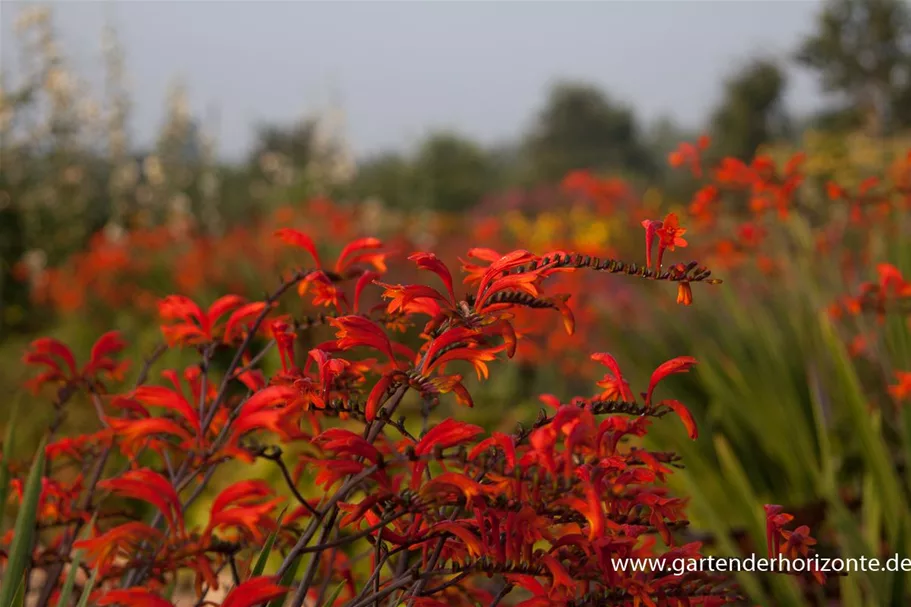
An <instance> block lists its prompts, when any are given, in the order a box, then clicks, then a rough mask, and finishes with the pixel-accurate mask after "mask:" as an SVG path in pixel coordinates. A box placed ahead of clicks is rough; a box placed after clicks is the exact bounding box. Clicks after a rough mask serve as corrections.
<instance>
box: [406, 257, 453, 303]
mask: <svg viewBox="0 0 911 607" xmlns="http://www.w3.org/2000/svg"><path fill="white" fill-rule="evenodd" d="M408 259H410V260H411V261H414V262H415V263H417V265H418V268H420V269H422V270H430V271H431V272H433V273H434V274H436V275H437V276H439V277H440V279H441V280H442V281H443V284H444V285H446V291H447V292H448V293H449V299H450V301H452V302H453V303H455V293H454V292H453V290H452V274H451V273H450V272H449V268H447V267H446V264H444V263H443V262H442V261H440V260H439V258H438V257H437V256H436V255H434V254H433V253H414V254H412V255H411V256H410V257H408Z"/></svg>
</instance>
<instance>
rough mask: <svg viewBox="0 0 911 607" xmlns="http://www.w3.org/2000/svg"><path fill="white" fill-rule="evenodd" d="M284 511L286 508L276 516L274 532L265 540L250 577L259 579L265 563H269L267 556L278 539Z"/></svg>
mask: <svg viewBox="0 0 911 607" xmlns="http://www.w3.org/2000/svg"><path fill="white" fill-rule="evenodd" d="M286 511H287V508H285V509H284V510H282V512H281V514H279V515H278V520H277V521H275V531H273V532H272V533H270V534H269V537H268V538H266V543H265V545H264V546H263V549H262V551H261V552H260V553H259V558H257V559H256V564H255V565H253V570H252V571H251V572H250V577H259V576H261V575H262V574H263V571H264V570H265V569H266V563H267V562H268V561H269V554H270V553H271V552H272V546H273V545H275V539H276V538H277V537H278V532H279V530H280V529H281V527H282V519H283V518H285V512H286Z"/></svg>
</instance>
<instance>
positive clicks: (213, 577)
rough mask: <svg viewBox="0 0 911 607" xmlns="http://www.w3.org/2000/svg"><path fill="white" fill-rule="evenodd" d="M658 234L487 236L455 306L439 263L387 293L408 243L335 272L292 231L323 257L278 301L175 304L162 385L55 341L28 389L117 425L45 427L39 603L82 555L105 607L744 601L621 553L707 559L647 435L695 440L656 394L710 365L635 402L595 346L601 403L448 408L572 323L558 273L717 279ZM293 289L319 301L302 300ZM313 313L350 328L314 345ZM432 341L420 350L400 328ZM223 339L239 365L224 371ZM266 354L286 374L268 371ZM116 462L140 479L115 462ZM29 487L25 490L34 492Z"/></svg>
mask: <svg viewBox="0 0 911 607" xmlns="http://www.w3.org/2000/svg"><path fill="white" fill-rule="evenodd" d="M644 225H645V227H646V231H647V234H648V247H647V250H648V257H649V259H648V260H647V262H646V264H645V265H644V266H637V265H636V264H628V263H624V262H621V261H618V260H613V259H599V258H594V257H590V256H587V255H581V254H575V253H567V252H563V251H554V252H551V253H548V254H545V255H536V254H533V253H531V252H529V251H525V250H515V251H511V252H508V253H505V254H501V253H499V252H495V251H493V250H491V249H484V248H476V249H471V250H469V251H468V252H467V258H466V259H467V260H466V261H464V262H463V264H462V270H463V276H464V279H463V282H464V285H465V290H466V292H465V293H464V295H461V296H460V295H457V290H458V289H457V286H456V281H455V278H454V276H453V274H452V272H451V270H450V269H449V267H448V266H447V265H446V264H445V263H444V262H443V261H442V260H441V259H440V258H438V257H437V256H436V255H434V254H432V253H429V252H417V253H414V254H411V255H410V256H408V259H407V261H406V264H413V265H414V266H415V267H416V270H417V271H418V274H419V275H420V274H423V275H425V276H427V277H428V278H430V279H431V280H430V281H428V282H415V283H408V284H401V283H395V282H391V281H387V280H386V279H385V278H384V275H385V274H386V273H387V271H388V268H387V261H388V260H389V258H390V252H389V250H388V249H387V248H386V247H385V246H384V245H383V243H382V242H380V241H379V240H377V239H375V238H361V239H357V240H355V241H353V242H351V243H350V244H349V245H348V246H346V247H344V249H343V250H342V252H341V254H340V255H339V257H338V259H337V261H336V262H335V263H334V264H333V265H332V266H331V269H330V267H329V266H326V265H324V263H323V261H322V260H321V258H320V255H319V254H318V250H317V247H316V245H315V243H314V242H313V241H312V240H311V239H310V238H309V237H308V236H307V235H306V234H304V233H302V232H299V231H297V230H293V229H290V228H285V229H282V230H279V231H278V232H277V234H276V236H277V238H278V239H279V240H280V241H281V242H284V243H285V244H286V245H288V246H290V247H291V249H292V250H297V251H300V252H302V253H304V255H305V257H303V258H302V260H304V259H306V261H308V262H310V263H312V265H310V266H309V267H307V268H304V267H300V268H297V269H294V270H293V271H291V272H290V274H286V276H285V278H284V280H282V282H281V284H280V286H279V288H278V289H277V290H276V291H274V292H273V293H272V294H270V295H269V296H268V297H266V298H265V299H264V300H262V301H253V302H250V301H247V300H246V299H244V298H242V297H240V296H236V295H228V296H225V297H222V298H220V299H218V300H216V301H215V302H214V303H213V304H212V305H210V306H209V307H208V308H207V309H205V308H203V307H202V306H200V305H199V304H198V303H196V302H194V301H193V300H191V299H190V298H188V297H185V296H178V295H173V296H169V297H166V298H164V299H162V300H161V301H160V302H159V305H158V316H159V319H160V324H161V331H162V334H163V337H164V342H165V346H164V347H162V348H160V349H159V350H157V351H156V353H155V356H160V355H161V354H162V353H163V352H164V351H166V350H167V349H168V348H172V349H184V350H194V351H195V352H196V353H197V355H198V357H199V362H198V363H196V364H193V365H191V366H189V367H186V368H183V369H165V370H163V371H161V372H160V375H161V377H162V379H163V380H165V382H164V384H163V385H156V384H150V383H148V377H149V376H150V375H151V373H150V369H151V368H152V366H153V365H154V364H155V359H154V358H153V359H150V360H148V361H146V364H145V365H144V366H143V368H142V370H141V372H140V377H139V379H138V381H137V382H136V384H135V385H134V387H132V388H130V389H127V390H125V391H115V392H114V393H111V392H110V391H109V390H108V389H107V388H106V387H105V386H104V384H103V382H102V377H101V375H100V374H102V373H105V374H114V373H116V372H117V371H119V370H120V369H121V367H122V365H123V364H124V363H121V362H118V361H117V360H115V358H114V357H115V356H116V355H117V353H118V352H119V351H120V350H121V349H122V348H123V346H124V344H123V342H122V340H120V339H119V338H118V336H117V334H114V333H110V334H107V335H105V336H104V337H102V338H101V339H100V340H99V342H98V344H96V346H95V348H93V351H92V354H91V357H90V362H89V363H87V364H86V365H84V366H83V367H82V368H81V369H80V368H78V367H77V365H76V364H75V362H74V356H73V354H72V353H71V352H70V351H69V350H68V349H67V348H66V347H65V346H64V345H63V344H60V343H59V342H55V341H51V340H47V339H40V340H37V341H36V342H35V343H34V344H33V345H32V349H31V350H30V351H29V352H28V353H27V354H26V356H25V362H26V363H28V364H32V365H40V366H42V367H45V368H46V369H47V370H46V371H45V372H43V373H42V374H40V375H38V376H37V377H35V378H34V379H33V380H32V381H31V386H32V387H33V388H34V389H35V390H39V391H40V390H41V389H42V388H43V387H45V386H55V387H57V388H58V400H59V403H58V405H59V407H65V406H67V403H66V401H67V400H68V399H69V398H70V397H71V396H72V395H73V394H74V393H75V392H77V391H83V392H85V393H87V394H89V395H90V397H91V400H92V401H93V402H94V404H95V410H96V413H97V418H98V423H99V429H98V430H97V432H95V433H93V434H89V435H83V436H78V437H63V438H61V437H55V436H53V434H52V435H51V439H52V440H51V442H50V444H48V445H47V447H46V449H45V453H44V457H46V458H47V460H48V463H49V468H48V469H49V470H51V471H52V473H51V475H50V476H48V477H47V479H46V482H45V483H44V486H43V488H42V490H41V493H40V501H39V503H40V504H42V506H41V508H40V509H39V511H38V513H37V516H36V519H35V521H34V524H35V525H36V526H37V528H38V530H39V533H38V536H37V537H38V541H37V542H36V544H35V547H34V552H33V558H32V561H31V562H32V563H33V565H32V568H33V569H36V568H40V569H43V570H44V571H45V574H46V575H45V582H44V583H43V585H42V586H41V588H39V589H37V592H39V594H40V596H39V597H38V600H39V603H40V604H49V602H52V601H58V600H60V598H61V597H60V593H61V592H64V591H65V592H70V591H71V590H72V588H70V590H64V587H65V586H66V585H67V578H68V577H70V576H69V575H68V571H69V569H70V568H68V565H67V563H69V562H70V558H71V556H70V555H71V554H72V553H73V551H74V550H76V551H81V552H80V554H82V555H83V558H84V561H85V563H86V565H85V566H86V567H88V570H89V571H91V572H92V574H91V577H90V578H89V579H82V580H81V582H78V583H76V586H77V587H78V590H79V591H82V592H86V593H88V594H90V595H91V598H92V600H94V601H96V603H97V604H99V605H113V604H119V605H170V601H169V600H168V599H167V598H165V597H167V596H168V593H167V588H168V587H169V586H170V585H173V584H174V583H176V581H177V576H178V574H180V572H192V575H193V578H194V580H195V583H194V585H193V587H194V590H193V592H194V594H195V595H196V597H197V598H198V600H204V599H205V597H206V596H209V593H211V592H213V591H215V590H216V589H218V588H220V587H223V586H226V585H227V586H228V587H231V588H232V589H231V590H230V592H229V593H228V594H227V596H226V597H225V598H224V601H223V604H224V605H232V606H234V607H239V606H242V605H254V604H263V603H266V602H269V601H272V600H282V597H289V600H290V602H291V604H292V605H295V606H300V605H302V604H304V603H305V602H307V603H308V604H333V605H351V606H366V605H370V604H374V603H376V602H378V601H383V600H386V599H387V598H388V599H391V600H394V601H395V604H400V603H402V602H405V603H407V604H412V605H427V606H431V605H453V604H455V605H459V604H462V605H469V604H472V605H473V604H475V603H476V602H478V601H480V602H483V603H485V604H497V603H500V602H501V601H503V602H504V604H506V603H507V602H511V603H513V604H517V605H524V606H526V607H532V606H537V605H596V604H597V605H605V604H617V605H626V604H633V605H679V604H689V605H719V604H723V603H727V602H732V601H735V600H737V599H738V597H739V594H738V592H737V591H736V589H735V588H734V587H733V586H731V585H730V583H729V580H727V579H725V578H723V577H719V576H716V575H713V574H708V573H686V574H683V575H674V574H671V573H669V572H667V571H664V570H662V568H660V567H659V568H656V569H655V570H646V571H636V572H634V571H623V570H621V569H619V568H617V567H616V566H615V563H616V559H618V558H644V557H649V558H658V559H665V560H666V559H674V558H681V557H685V558H699V556H700V544H699V543H696V542H683V543H681V542H680V541H679V539H678V531H679V530H681V529H682V528H684V527H686V525H687V524H688V521H687V519H686V515H685V508H686V500H685V499H682V498H680V497H675V496H674V495H672V494H671V493H670V492H669V490H668V488H667V486H666V484H665V482H666V479H667V477H668V476H669V475H670V474H672V473H673V470H674V468H676V467H679V466H680V462H679V457H678V456H676V455H675V454H674V453H672V452H661V451H653V450H649V449H646V448H644V447H643V445H642V441H641V438H642V437H643V436H644V435H645V434H646V433H647V432H648V429H649V427H650V425H651V424H652V423H653V421H654V420H657V419H660V418H662V417H664V416H665V415H667V414H669V413H672V414H674V415H676V416H677V417H679V418H680V420H681V421H682V423H683V426H684V427H685V429H686V432H687V433H688V435H689V436H690V438H692V439H696V438H697V436H698V431H697V427H696V422H695V420H694V418H693V416H692V415H691V414H690V412H689V410H688V409H687V407H686V406H685V405H684V404H683V403H682V402H680V401H679V400H676V399H673V398H662V397H659V396H658V393H659V391H660V388H659V384H660V382H661V381H662V380H664V379H665V378H666V377H668V376H670V375H673V374H677V373H682V372H686V371H688V370H689V369H691V368H692V367H693V366H694V365H695V364H696V360H695V359H694V358H692V357H689V356H678V357H676V358H672V359H670V360H668V361H667V362H665V363H663V364H662V365H660V366H659V367H658V368H657V369H655V371H654V373H653V374H652V376H651V380H650V381H649V383H648V385H647V386H645V390H644V391H643V392H642V393H641V395H640V396H638V397H637V396H636V395H635V394H634V392H633V390H632V389H631V387H630V385H629V383H628V382H627V380H626V379H625V378H624V375H623V373H622V371H621V369H620V366H619V364H618V362H617V361H616V359H615V358H614V357H613V356H611V355H610V354H607V353H597V354H593V355H592V356H591V358H592V360H593V361H595V362H597V363H600V364H602V365H603V366H604V367H605V375H604V377H603V378H602V379H601V380H600V381H598V382H597V387H598V390H593V395H591V396H586V397H574V398H570V399H560V398H558V397H557V396H554V395H544V396H542V397H541V401H542V403H543V404H544V405H545V409H542V411H541V414H540V415H539V417H538V418H537V419H536V420H535V421H534V423H533V424H531V425H530V426H528V427H524V426H522V425H520V426H519V427H518V428H517V429H516V430H515V431H514V432H512V433H504V432H499V431H495V432H493V433H491V434H487V433H486V432H485V430H484V429H483V428H481V427H479V426H476V425H473V424H469V423H467V422H464V421H460V420H459V419H458V414H457V413H456V414H455V415H454V416H445V415H444V416H443V417H442V419H437V418H438V412H439V411H445V410H448V407H447V406H446V399H447V398H449V397H452V398H453V400H454V401H455V402H457V403H459V404H461V405H463V406H468V407H471V406H473V399H472V395H471V390H470V386H471V385H473V384H472V383H471V381H470V380H469V378H468V377H467V376H466V375H465V374H464V371H460V370H459V369H460V368H465V369H468V370H471V371H473V372H474V373H473V375H474V376H475V379H476V380H478V381H483V380H484V379H486V378H487V377H488V376H489V374H490V372H491V368H490V366H491V365H492V364H494V363H495V362H496V361H497V360H499V359H509V358H511V357H513V356H514V355H515V353H516V350H517V344H518V342H519V341H520V340H521V339H522V335H523V334H522V332H521V331H517V328H516V326H515V325H514V322H515V319H516V314H517V313H519V312H520V311H523V310H524V311H526V312H527V311H537V312H538V313H542V312H545V311H547V310H552V311H555V312H557V313H558V314H559V315H560V317H562V319H563V325H564V329H565V332H566V333H567V334H572V332H573V330H574V315H573V312H572V310H571V309H570V307H569V305H568V302H569V299H570V297H569V294H565V293H555V292H551V290H550V283H551V282H552V280H550V279H551V278H552V277H555V276H557V275H565V274H568V273H569V274H571V273H575V272H579V271H583V270H588V271H594V272H602V273H610V274H625V275H627V276H632V277H639V278H642V279H647V280H652V281H671V282H677V283H678V284H679V285H685V292H686V294H687V295H686V297H684V301H682V302H681V303H687V304H688V303H689V300H691V298H692V293H691V291H690V284H691V283H707V284H715V283H717V282H718V281H717V279H713V278H710V274H711V273H710V272H709V271H708V270H707V269H705V268H704V267H702V266H699V265H698V264H697V263H695V262H692V263H689V264H682V263H677V264H674V265H672V266H670V269H668V270H663V269H662V261H663V257H664V254H665V251H673V250H674V249H675V247H681V246H685V245H686V241H684V240H683V239H682V238H681V236H682V234H683V232H684V230H683V228H681V227H680V226H679V225H678V222H677V219H676V217H675V216H673V215H670V216H668V217H667V218H665V220H664V221H662V222H657V221H653V222H647V223H646V224H644ZM655 238H657V239H658V240H659V242H658V256H657V260H656V261H655V262H654V263H653V262H652V260H651V249H652V245H653V242H652V240H653V239H655ZM434 283H435V286H434ZM369 290H375V291H376V293H377V294H378V295H379V296H380V298H379V300H377V301H378V303H377V304H376V305H372V306H371V305H365V304H364V302H363V300H364V297H365V293H366V292H367V291H369ZM289 293H291V294H293V293H296V294H297V295H298V297H300V298H302V299H304V300H309V301H310V303H311V304H315V305H318V306H320V307H323V308H324V309H326V311H325V312H324V313H322V314H320V315H319V316H317V317H300V316H295V315H294V314H293V313H287V312H284V311H283V309H282V308H280V307H279V303H280V300H281V299H282V298H283V297H284V296H285V295H286V294H289ZM679 299H680V298H679V297H678V300H679ZM320 327H323V329H322V330H324V331H325V330H326V329H329V330H331V331H332V332H333V333H334V335H333V337H332V338H331V339H329V340H328V341H322V342H318V341H314V339H313V337H315V336H316V335H317V334H318V329H320ZM414 332H417V333H418V335H419V338H418V341H417V346H413V345H411V344H413V343H414V341H413V340H411V341H409V340H407V339H405V337H406V336H407V335H408V334H411V333H414ZM302 344H309V345H307V346H305V347H303V348H302V347H301V345H302ZM219 352H230V353H233V354H231V358H232V360H231V362H230V364H229V365H228V367H227V369H225V370H224V371H223V372H221V373H219V372H218V371H216V366H215V365H214V361H215V358H216V356H217V355H218V353H219ZM273 352H274V353H275V354H277V357H278V361H279V367H278V370H277V371H276V372H274V373H273V374H272V375H271V376H268V375H267V374H266V373H265V371H264V369H265V367H264V366H263V365H264V361H265V360H266V359H267V357H269V356H270V353H273ZM118 459H119V460H121V461H122V462H123V464H121V466H122V467H121V468H120V469H119V470H117V469H115V470H111V466H110V465H109V464H110V463H111V462H114V461H117V460H118ZM257 460H263V461H267V462H271V465H274V466H275V467H276V469H277V470H278V471H279V472H280V475H281V479H282V482H281V483H280V484H278V485H275V484H270V483H268V482H266V481H265V480H263V479H249V480H238V481H236V482H233V483H230V484H228V485H227V486H222V487H221V490H220V491H219V492H218V494H217V495H216V496H215V497H214V499H213V500H212V502H211V505H210V506H209V507H208V514H207V516H206V517H205V521H204V524H194V523H191V522H190V521H189V520H188V518H187V513H188V511H189V509H190V508H191V506H193V505H194V503H195V502H197V500H198V499H199V498H200V496H201V495H203V494H204V492H205V491H206V490H207V488H208V486H209V484H210V481H211V479H212V477H213V476H214V475H215V472H216V470H218V469H221V468H225V467H230V466H243V465H245V464H244V463H245V462H248V463H249V462H254V461H257ZM14 472H15V473H16V474H22V473H24V472H25V469H24V468H16V469H14ZM58 477H59V478H58ZM23 486H24V483H23V482H22V480H21V479H19V478H16V479H15V483H14V487H15V488H16V490H17V491H16V492H15V493H16V494H18V495H20V499H22V500H23V501H24V500H25V499H27V496H26V495H25V493H27V489H26V490H25V491H23ZM308 495H309V497H308ZM141 503H145V504H146V505H147V506H146V507H145V508H141V509H137V507H136V506H137V505H138V504H141ZM131 506H132V507H131ZM144 513H145V514H144ZM18 533H21V531H19V532H18ZM18 533H8V534H7V535H6V537H5V538H4V541H5V542H11V543H15V542H16V539H17V534H18ZM795 533H796V532H795ZM80 534H81V535H82V536H83V537H82V539H80ZM263 545H265V546H267V548H266V549H265V551H264V552H263V553H262V554H260V547H261V546H263ZM13 552H14V551H12V550H11V551H10V554H12V553H13ZM269 555H276V560H277V562H276V564H277V567H278V568H277V570H276V571H274V573H273V574H272V575H266V574H265V564H266V560H267V559H266V557H267V556H269ZM77 577H78V576H77ZM333 589H334V590H333ZM64 598H66V597H64Z"/></svg>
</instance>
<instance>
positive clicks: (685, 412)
mask: <svg viewBox="0 0 911 607" xmlns="http://www.w3.org/2000/svg"><path fill="white" fill-rule="evenodd" d="M661 404H662V405H664V406H665V407H669V408H670V409H672V410H673V411H674V413H676V414H677V415H678V416H679V417H680V420H681V421H682V422H683V425H684V426H686V433H687V434H688V435H689V437H690V438H691V439H693V440H696V439H697V438H698V437H699V429H698V428H697V427H696V420H694V419H693V414H692V413H690V410H689V409H687V407H686V405H684V404H683V403H681V402H680V401H679V400H663V401H661Z"/></svg>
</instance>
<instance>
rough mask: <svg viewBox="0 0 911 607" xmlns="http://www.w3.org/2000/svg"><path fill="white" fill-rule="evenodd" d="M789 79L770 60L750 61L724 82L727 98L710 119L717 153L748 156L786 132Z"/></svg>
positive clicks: (745, 157) (741, 156) (744, 157)
mask: <svg viewBox="0 0 911 607" xmlns="http://www.w3.org/2000/svg"><path fill="white" fill-rule="evenodd" d="M786 82H787V80H786V77H785V74H784V73H783V72H782V70H781V68H780V67H779V66H778V65H777V64H776V63H775V62H773V61H771V60H768V59H756V60H754V61H752V62H750V63H749V64H748V65H746V66H745V67H744V68H741V69H739V70H737V72H736V74H735V75H733V76H732V77H730V78H729V79H728V80H727V81H726V82H725V85H724V98H723V100H722V101H721V104H720V105H719V106H718V108H717V109H716V110H715V112H714V114H713V115H712V121H711V122H712V125H711V126H712V129H711V130H712V140H713V141H714V143H715V146H716V150H717V152H718V153H720V154H723V155H726V156H735V157H738V158H743V159H747V158H750V157H752V155H753V154H754V153H755V152H756V148H757V147H759V146H760V145H762V144H763V143H766V142H769V141H771V140H772V139H774V138H776V137H780V136H782V135H784V134H785V133H786V130H787V118H786V116H785V112H784V108H783V106H782V95H783V93H784V90H785V85H786Z"/></svg>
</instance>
